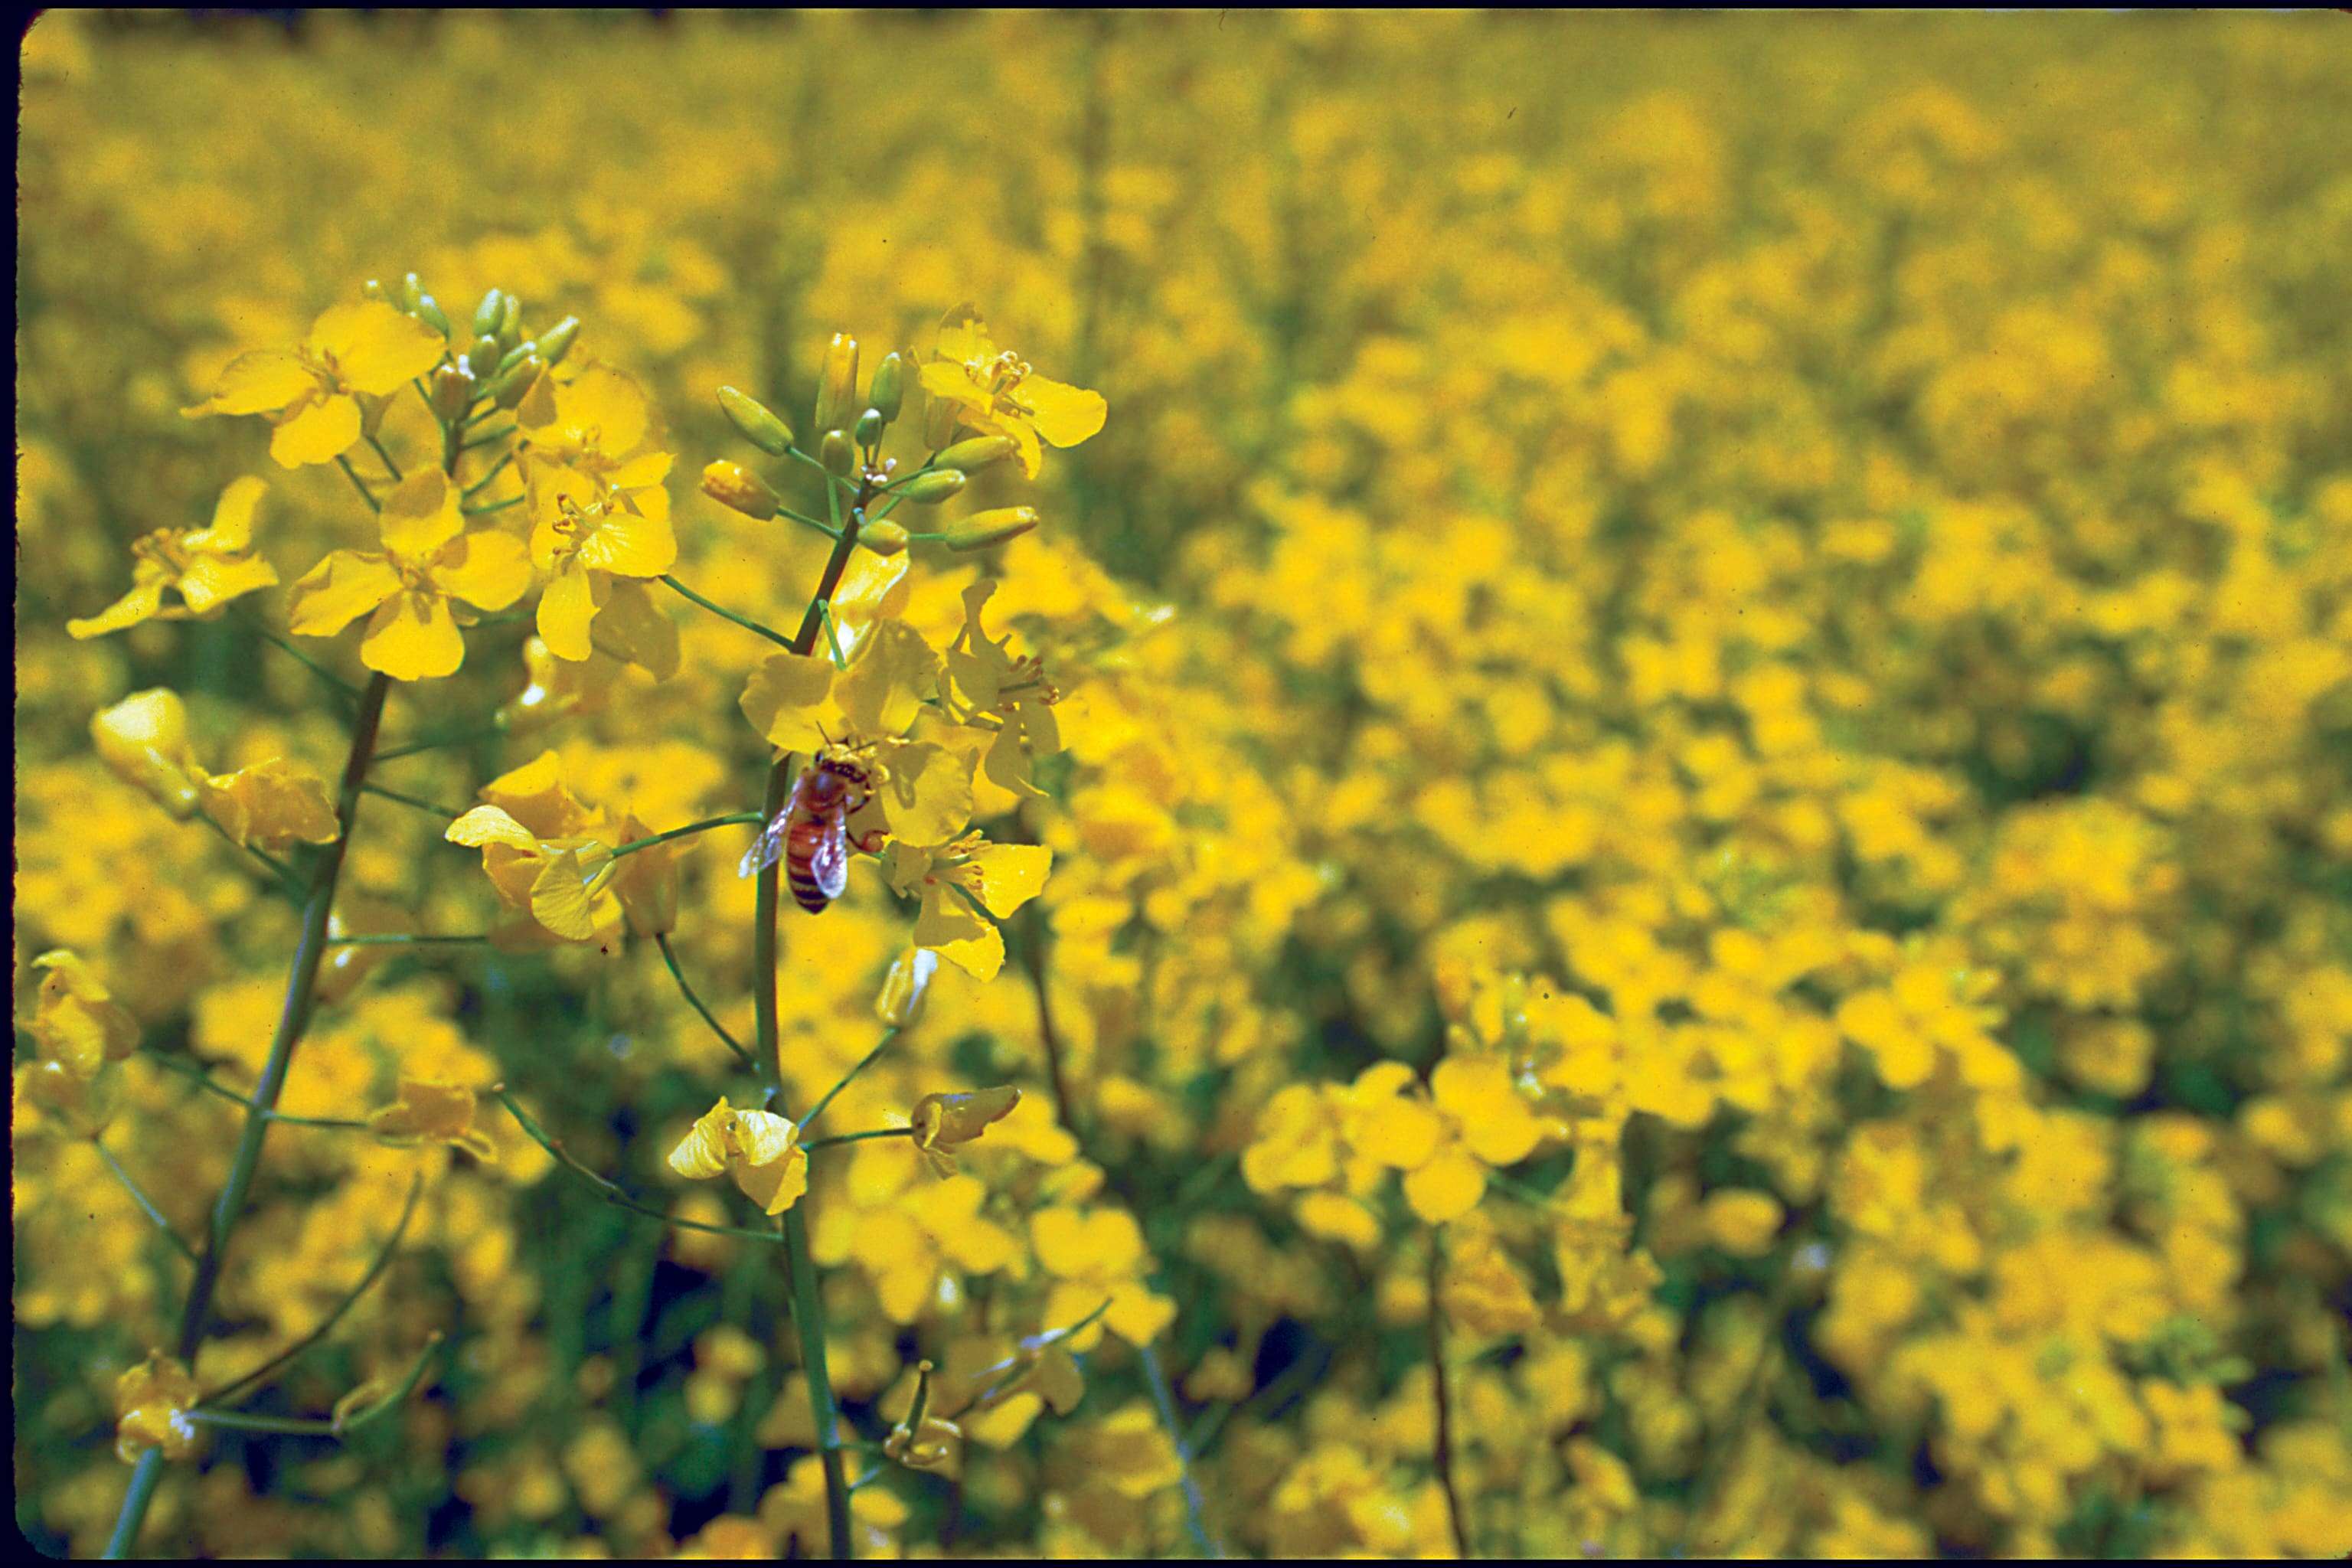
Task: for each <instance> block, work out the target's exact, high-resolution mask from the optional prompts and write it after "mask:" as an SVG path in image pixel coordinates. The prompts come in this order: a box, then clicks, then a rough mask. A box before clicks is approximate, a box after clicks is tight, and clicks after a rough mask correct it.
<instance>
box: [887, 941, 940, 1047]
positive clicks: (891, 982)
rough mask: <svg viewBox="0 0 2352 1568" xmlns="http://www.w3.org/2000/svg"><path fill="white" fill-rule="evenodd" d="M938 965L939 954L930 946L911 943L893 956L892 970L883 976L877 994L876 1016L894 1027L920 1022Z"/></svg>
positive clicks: (902, 1027)
mask: <svg viewBox="0 0 2352 1568" xmlns="http://www.w3.org/2000/svg"><path fill="white" fill-rule="evenodd" d="M939 966H940V955H939V954H938V953H936V952H932V951H931V950H930V949H929V948H928V947H910V948H908V949H907V951H906V952H902V953H900V954H899V955H898V957H897V958H895V959H893V960H892V961H891V963H890V973H887V974H886V975H884V976H883V977H882V991H881V994H879V995H877V996H876V997H875V998H874V1016H876V1017H877V1018H879V1019H881V1020H882V1021H883V1022H884V1023H886V1024H887V1025H889V1026H891V1027H892V1028H894V1029H909V1028H912V1027H914V1026H915V1025H916V1024H918V1023H919V1022H921V1020H922V1016H923V1003H924V1000H925V998H926V997H928V996H929V994H930V987H931V975H932V973H933V972H934V971H936V970H937V969H938V968H939Z"/></svg>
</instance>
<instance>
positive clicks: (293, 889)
mask: <svg viewBox="0 0 2352 1568" xmlns="http://www.w3.org/2000/svg"><path fill="white" fill-rule="evenodd" d="M196 815H197V816H199V817H201V818H202V819H203V820H204V824H205V826H206V827H209V828H211V829H212V830H213V831H214V832H215V833H217V834H219V835H220V836H221V842H222V843H224V844H226V845H227V846H228V847H231V848H232V849H238V850H242V851H244V852H245V853H246V854H247V855H250V856H252V857H253V858H254V859H255V860H256V861H257V862H258V863H259V864H260V865H262V866H264V867H266V868H268V871H269V874H270V877H271V879H273V880H274V881H275V882H276V883H277V887H278V891H279V892H280V893H283V894H284V895H285V896H286V897H288V898H289V899H291V900H294V901H295V902H296V903H298V904H299V903H300V902H301V901H302V898H303V891H302V881H301V879H300V878H299V877H297V876H295V874H294V868H293V867H291V866H289V865H288V864H286V862H285V861H283V860H280V859H279V858H278V857H277V856H275V855H271V854H268V853H267V852H266V851H263V850H260V849H257V848H255V847H253V846H252V845H250V844H239V843H238V842H237V841H236V835H235V834H233V833H231V832H230V831H229V830H228V829H227V828H226V827H223V826H221V825H220V823H219V822H218V821H217V820H216V819H215V817H214V816H213V814H212V813H210V812H208V811H199V812H198V813H196Z"/></svg>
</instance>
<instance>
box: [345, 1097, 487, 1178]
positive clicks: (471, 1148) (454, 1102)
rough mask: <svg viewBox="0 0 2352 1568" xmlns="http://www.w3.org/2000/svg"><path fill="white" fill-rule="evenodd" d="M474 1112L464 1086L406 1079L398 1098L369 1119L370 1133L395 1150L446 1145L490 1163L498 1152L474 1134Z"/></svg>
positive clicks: (480, 1134)
mask: <svg viewBox="0 0 2352 1568" xmlns="http://www.w3.org/2000/svg"><path fill="white" fill-rule="evenodd" d="M474 1108H475V1101H474V1091H473V1090H472V1089H468V1088H467V1087H466V1086H465V1085H463V1084H454V1083H437V1082H435V1081H433V1080H431V1079H419V1078H407V1077H403V1078H402V1079H401V1080H400V1093H399V1097H398V1098H397V1099H395V1100H394V1101H393V1103H392V1104H390V1105H388V1106H385V1107H384V1108H383V1110H378V1111H375V1112H373V1113H372V1114H371V1115H370V1116H369V1117H368V1119H367V1124H368V1131H371V1132H373V1133H374V1134H375V1136H376V1138H377V1141H378V1142H384V1143H389V1144H391V1145H393V1146H394V1148H405V1147H407V1146H409V1145H411V1144H415V1143H447V1144H450V1145H452V1146H453V1147H456V1148H459V1149H463V1150H464V1151H465V1152H467V1153H468V1154H471V1155H472V1156H473V1157H474V1158H475V1159H477V1160H483V1161H488V1160H491V1159H493V1158H495V1157H496V1156H497V1153H498V1150H497V1148H496V1147H495V1146H494V1145H493V1144H492V1143H491V1142H490V1141H489V1139H488V1138H487V1137H485V1136H484V1135H483V1134H482V1133H480V1132H478V1131H475V1128H474Z"/></svg>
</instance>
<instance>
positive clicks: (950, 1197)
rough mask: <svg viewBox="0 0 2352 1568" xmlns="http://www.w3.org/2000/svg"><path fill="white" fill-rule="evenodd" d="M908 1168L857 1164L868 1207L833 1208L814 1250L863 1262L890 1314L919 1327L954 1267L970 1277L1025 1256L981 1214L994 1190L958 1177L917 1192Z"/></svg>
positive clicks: (824, 1216) (820, 1225) (823, 1214)
mask: <svg viewBox="0 0 2352 1568" xmlns="http://www.w3.org/2000/svg"><path fill="white" fill-rule="evenodd" d="M910 1176H911V1173H910V1172H908V1170H907V1167H906V1166H905V1165H904V1164H903V1163H901V1162H898V1161H897V1160H895V1159H893V1158H892V1157H890V1156H888V1155H887V1154H886V1155H876V1156H871V1157H869V1158H867V1159H864V1160H860V1161H858V1162H856V1163H855V1164H853V1166H852V1167H851V1178H850V1185H851V1190H852V1191H853V1192H854V1193H856V1194H857V1195H858V1198H859V1202H860V1203H861V1204H863V1205H866V1206H864V1207H863V1208H858V1209H853V1208H851V1207H850V1206H848V1205H843V1204H828V1205H825V1206H824V1208H822V1209H820V1210H819V1211H818V1212H817V1214H816V1215H815V1218H814V1225H815V1227H816V1228H815V1231H814V1234H813V1235H812V1236H811V1237H810V1246H811V1247H812V1249H813V1250H814V1253H815V1255H816V1257H817V1259H818V1261H819V1262H831V1261H838V1260H840V1259H843V1258H856V1261H857V1264H858V1266H859V1267H860V1268H863V1269H865V1270H866V1276H867V1278H868V1279H871V1280H872V1281H873V1284H874V1294H875V1295H876V1297H877V1299H878V1300H880V1302H881V1304H882V1310H883V1312H884V1313H885V1314H886V1315H887V1317H888V1318H889V1319H890V1321H892V1322H894V1323H911V1322H913V1321H915V1320H916V1319H917V1318H919V1317H920V1316H921V1315H922V1311H923V1308H924V1306H925V1305H926V1304H927V1303H928V1302H929V1301H930V1300H932V1298H933V1293H934V1291H935V1290H937V1289H939V1285H940V1273H941V1270H942V1268H944V1267H945V1266H946V1265H948V1264H950V1263H951V1264H953V1265H954V1266H955V1267H956V1268H961V1269H962V1270H964V1271H965V1272H966V1273H967V1274H993V1273H995V1272H997V1271H998V1270H999V1269H1002V1268H1006V1267H1007V1266H1009V1265H1010V1264H1012V1263H1013V1262H1014V1261H1015V1260H1016V1259H1018V1258H1019V1257H1020V1256H1021V1250H1020V1245H1019V1243H1017V1242H1016V1241H1015V1240H1014V1239H1013V1237H1012V1236H1011V1235H1010V1234H1009V1233H1007V1232H1006V1231H1005V1230H1004V1229H1003V1227H1002V1226H999V1225H997V1224H996V1223H995V1222H994V1221H992V1220H991V1219H989V1218H987V1217H986V1216H985V1215H983V1214H982V1212H981V1211H982V1206H983V1205H985V1204H986V1203H987V1201H988V1189H987V1188H986V1187H985V1186H983V1185H982V1184H980V1182H978V1181H977V1180H975V1179H974V1178H973V1177H971V1176H970V1175H965V1174H961V1173H960V1174H957V1175H953V1176H950V1177H948V1178H947V1179H946V1180H945V1181H940V1182H922V1183H919V1184H915V1185H913V1186H911V1187H902V1186H898V1185H894V1184H893V1181H894V1178H895V1179H897V1180H905V1179H908V1178H910Z"/></svg>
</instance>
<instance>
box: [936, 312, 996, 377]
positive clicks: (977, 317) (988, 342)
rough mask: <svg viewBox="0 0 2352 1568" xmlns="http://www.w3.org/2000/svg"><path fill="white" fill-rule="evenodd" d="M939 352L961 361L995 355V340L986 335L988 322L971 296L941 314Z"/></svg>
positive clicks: (941, 355)
mask: <svg viewBox="0 0 2352 1568" xmlns="http://www.w3.org/2000/svg"><path fill="white" fill-rule="evenodd" d="M939 355H940V358H941V359H945V360H954V361H957V362H960V363H961V362H968V361H971V360H991V359H994V358H995V357H996V344H995V342H994V341H993V340H992V339H991V338H990V337H989V335H988V323H987V322H986V321H982V319H981V314H980V308H979V307H978V306H976V305H974V304H973V303H972V302H971V300H965V301H964V302H963V303H962V304H961V305H958V306H956V307H955V308H954V309H953V310H950V311H948V312H947V313H946V314H945V315H943V316H941V317H940V338H939Z"/></svg>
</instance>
